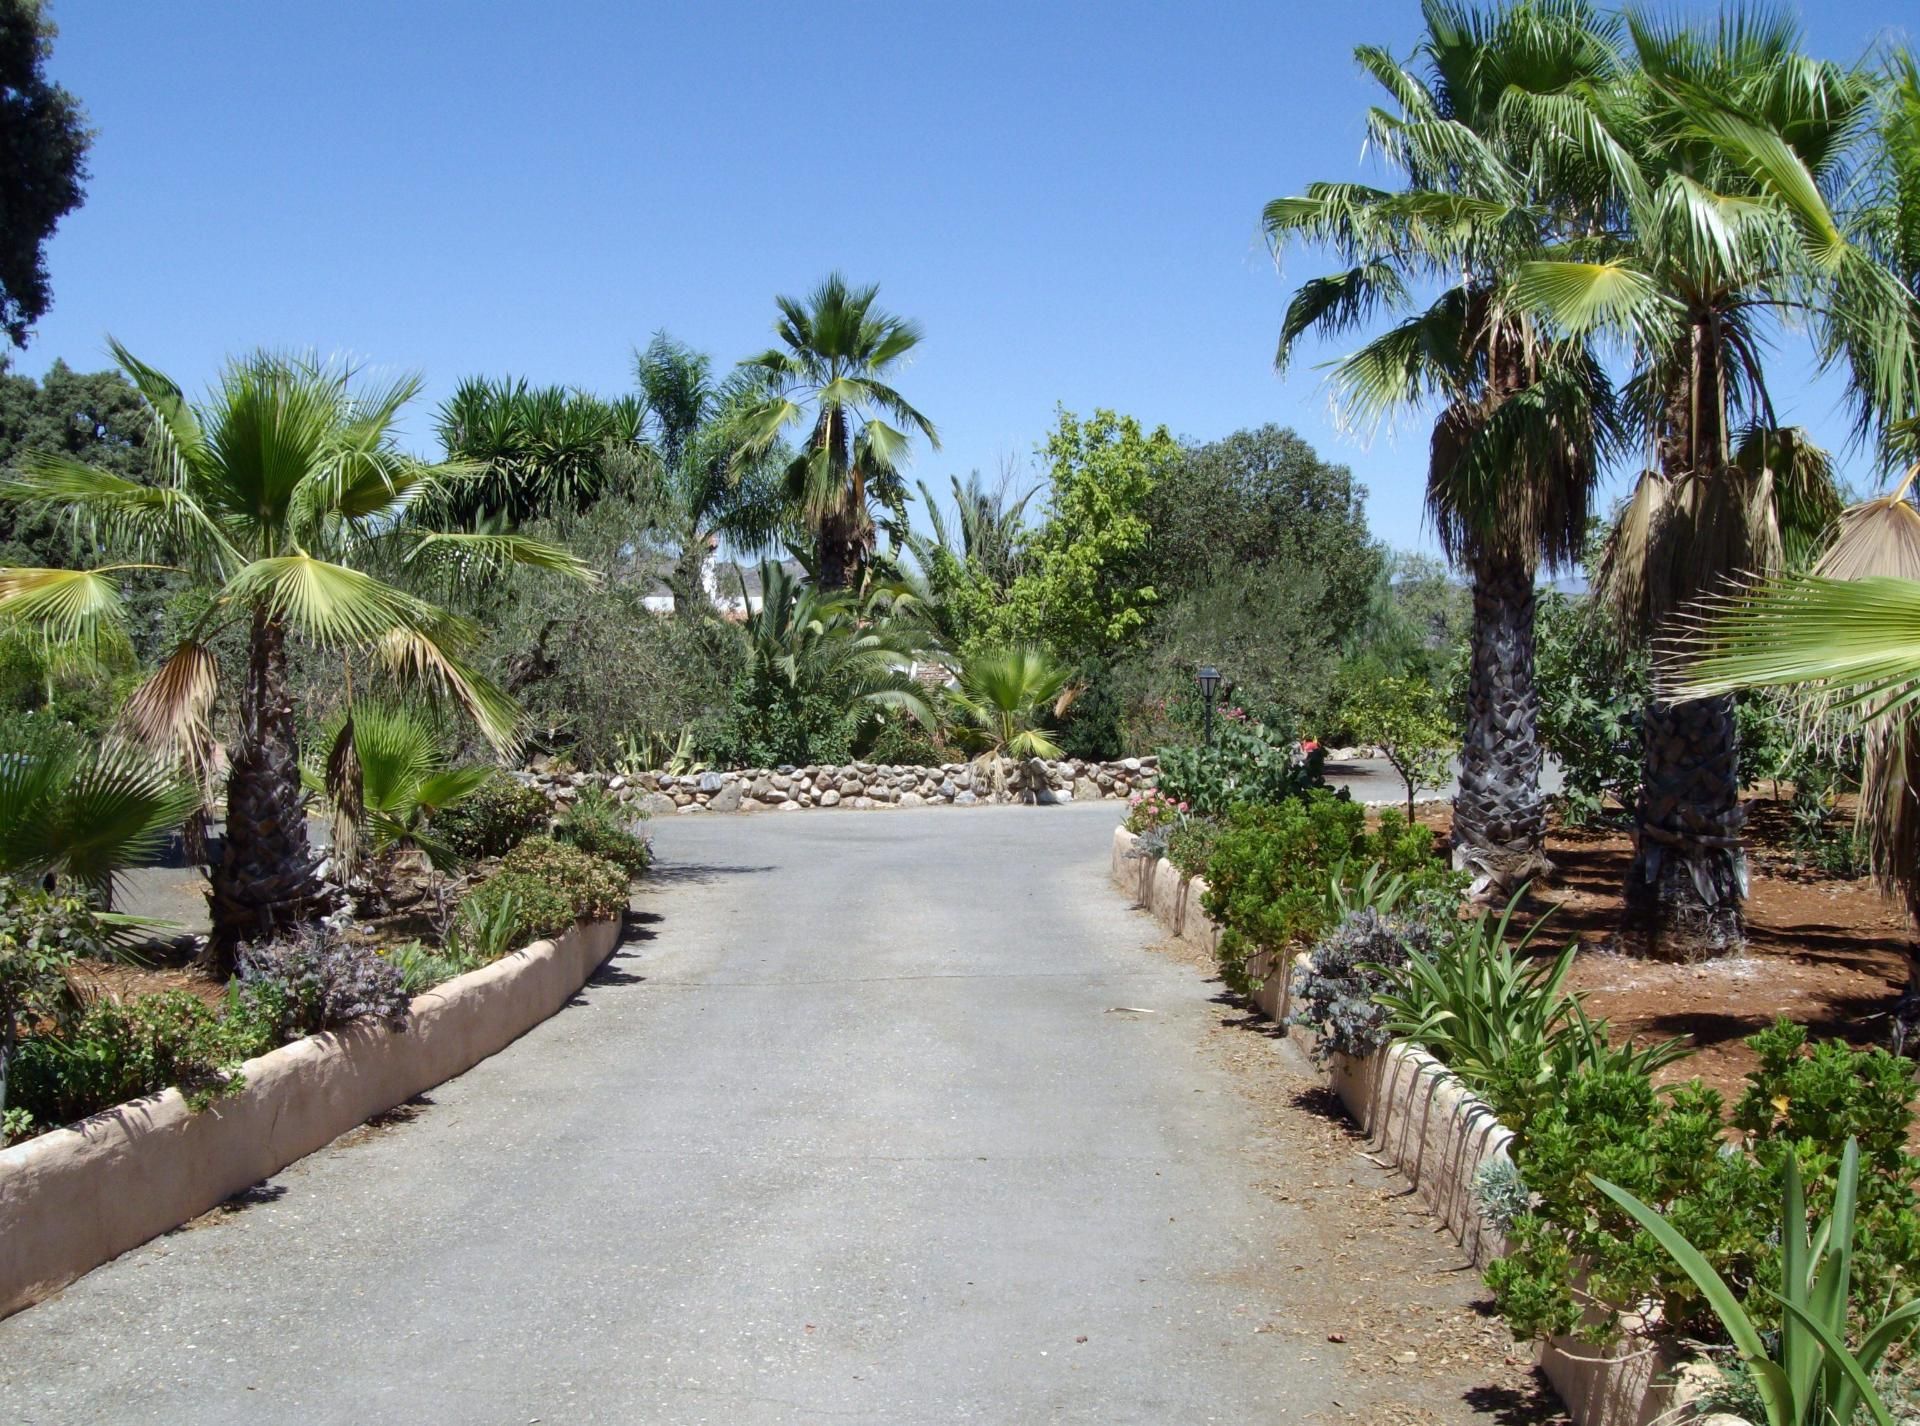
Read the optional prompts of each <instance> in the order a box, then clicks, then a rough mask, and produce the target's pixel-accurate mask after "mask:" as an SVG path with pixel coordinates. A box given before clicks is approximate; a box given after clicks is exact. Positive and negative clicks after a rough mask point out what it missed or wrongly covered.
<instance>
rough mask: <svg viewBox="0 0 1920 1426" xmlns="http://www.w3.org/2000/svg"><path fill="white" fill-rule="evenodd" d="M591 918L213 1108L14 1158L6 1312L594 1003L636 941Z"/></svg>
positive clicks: (67, 1132) (343, 1036)
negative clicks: (625, 943)
mask: <svg viewBox="0 0 1920 1426" xmlns="http://www.w3.org/2000/svg"><path fill="white" fill-rule="evenodd" d="M620 930H621V922H620V921H619V920H618V919H615V920H608V921H583V922H581V923H579V924H577V925H576V926H575V927H574V928H573V929H572V930H571V931H569V932H567V933H566V934H565V935H563V936H561V937H560V938H559V940H557V941H535V942H534V943H533V944H532V945H530V946H527V947H526V948H525V949H523V950H519V951H515V952H514V953H512V954H511V955H508V956H504V957H502V958H501V959H500V960H498V961H495V962H494V963H493V964H492V965H488V966H482V967H481V968H480V969H479V970H475V971H469V972H468V973H467V974H465V975H462V976H456V977H455V978H454V979H452V980H450V981H447V982H446V983H445V984H443V985H439V986H436V987H434V988H433V989H432V990H429V991H427V992H425V993H424V994H421V995H417V996H415V997H414V998H413V1004H412V1014H411V1016H410V1018H409V1020H408V1022H407V1025H406V1027H405V1028H404V1029H400V1030H395V1029H390V1028H389V1027H387V1026H386V1025H384V1024H378V1023H370V1022H367V1021H361V1022H358V1023H356V1024H354V1025H350V1026H348V1027H347V1028H346V1029H343V1030H335V1031H329V1032H327V1033H325V1034H321V1035H312V1036H309V1037H307V1038H305V1039H301V1040H295V1041H294V1042H293V1043H292V1044H289V1045H282V1046H281V1047H280V1048H279V1049H277V1050H273V1051H271V1052H270V1053H268V1054H265V1055H262V1056H260V1057H259V1058H258V1059H252V1060H248V1061H247V1062H246V1064H245V1066H244V1067H243V1072H244V1074H245V1076H246V1085H245V1087H244V1088H243V1089H241V1090H240V1091H239V1093H237V1094H235V1095H234V1096H233V1097H232V1098H229V1099H222V1100H219V1101H217V1102H216V1103H215V1104H213V1105H211V1106H210V1107H208V1108H206V1109H203V1110H201V1111H199V1112H198V1113H196V1112H194V1111H193V1110H191V1109H189V1108H188V1107H187V1102H186V1099H185V1098H184V1097H183V1096H182V1095H181V1093H180V1091H178V1090H177V1089H169V1090H166V1091H165V1092H163V1093H161V1094H156V1095H149V1096H148V1097H147V1098H145V1099H136V1100H133V1101H131V1102H129V1103H126V1104H120V1105H116V1106H115V1107H114V1108H112V1109H107V1110H103V1111H102V1112H100V1113H98V1114H95V1115H93V1116H92V1117H91V1118H89V1119H84V1120H82V1121H81V1122H80V1123H78V1124H76V1125H74V1126H73V1127H72V1128H68V1129H56V1130H54V1131H52V1132H51V1133H47V1134H42V1135H40V1136H39V1137H38V1138H34V1139H29V1140H28V1141H27V1142H26V1143H24V1144H17V1145H15V1146H14V1147H12V1148H10V1149H4V1150H0V1317H4V1316H7V1315H9V1314H11V1313H14V1312H18V1311H19V1310H20V1309H21V1308H23V1307H27V1306H30V1305H32V1304H33V1303H35V1302H38V1301H39V1300H41V1299H42V1298H44V1297H46V1296H48V1295H49V1294H51V1293H54V1292H57V1291H58V1290H59V1289H61V1288H63V1287H65V1286H66V1285H67V1284H68V1283H70V1282H72V1281H74V1279H76V1278H78V1277H81V1276H83V1275H84V1274H86V1273H88V1272H91V1271H92V1270H93V1269H94V1268H96V1267H98V1266H100V1264H102V1263H104V1262H107V1261H109V1260H111V1259H113V1258H115V1257H118V1256H119V1255H120V1254H121V1253H124V1252H126V1251H128V1250H129V1249H131V1248H135V1247H138V1246H139V1245H140V1244H142V1243H144V1242H146V1241H147V1240H148V1239H150V1238H154V1237H157V1236H158V1235H160V1234H161V1233H165V1232H167V1231H168V1230H169V1229H172V1228H177V1227H178V1226H179V1225H180V1224H182V1223H185V1222H186V1221H187V1220H188V1219H190V1218H193V1217H196V1216H197V1215H199V1214H201V1213H204V1212H206V1211H207V1210H208V1209H209V1208H212V1207H214V1206H215V1205H217V1204H219V1203H222V1202H224V1201H225V1200H227V1199H229V1198H231V1197H232V1196H233V1195H234V1194H236V1193H238V1192H240V1191H241V1190H242V1189H245V1188H247V1187H249V1186H251V1185H253V1184H256V1183H258V1182H260V1181H261V1180H262V1179H264V1178H267V1177H270V1176H271V1175H273V1174H276V1173H278V1172H279V1171H280V1170H281V1169H283V1168H285V1167H286V1166H287V1165H288V1164H290V1163H293V1162H294V1161H295V1160H296V1159H300V1158H304V1157H305V1156H306V1155H308V1154H310V1153H312V1152H314V1151H315V1150H316V1149H319V1148H323V1147H324V1146H325V1145H327V1144H328V1143H330V1142H332V1141H333V1140H334V1139H336V1138H338V1137H339V1136H340V1135H341V1134H344V1133H346V1132H347V1131H348V1130H349V1129H353V1128H355V1127H357V1126H358V1125H360V1124H363V1123H365V1122H366V1121H367V1120H368V1119H371V1118H372V1117H373V1116H375V1115H376V1114H382V1113H385V1112H386V1111H387V1110H389V1109H392V1108H393V1107H394V1106H395V1105H398V1104H403V1103H405V1102H406V1101H407V1100H409V1099H411V1098H413V1096H415V1095H416V1094H420V1093H422V1092H423V1091H425V1090H428V1089H431V1088H433V1087H434V1086H435V1085H437V1084H441V1083H444V1082H445V1081H446V1080H449V1079H452V1078H453V1077H454V1076H456V1075H459V1074H462V1073H464V1072H465V1071H467V1070H469V1069H471V1068H472V1067H473V1066H474V1065H476V1064H478V1063H479V1062H480V1061H481V1060H483V1059H486V1058H487V1057H488V1056H489V1055H492V1054H495V1053H496V1052H498V1051H500V1050H502V1049H504V1048H505V1047H506V1046H507V1045H509V1044H511V1043H512V1042H513V1041H514V1040H516V1039H518V1038H519V1037H520V1036H521V1035H523V1034H525V1033H526V1032H527V1031H528V1030H530V1029H532V1028H533V1027H534V1026H535V1025H537V1024H539V1023H540V1022H541V1021H543V1020H545V1019H546V1018H547V1017H548V1016H550V1015H552V1014H553V1013H554V1012H555V1011H557V1010H559V1009H560V1008H561V1007H562V1006H564V1005H565V1004H566V1003H567V1002H568V1001H569V1000H571V999H572V998H573V996H574V995H575V994H577V993H578V991H579V990H580V988H581V986H583V985H585V984H586V982H587V979H588V978H589V977H590V976H591V975H592V974H593V972H594V971H595V970H597V969H598V968H599V966H600V965H601V963H602V962H604V961H605V960H606V959H607V957H608V956H609V955H611V954H612V952H613V948H614V946H615V945H616V944H618V942H619V939H620Z"/></svg>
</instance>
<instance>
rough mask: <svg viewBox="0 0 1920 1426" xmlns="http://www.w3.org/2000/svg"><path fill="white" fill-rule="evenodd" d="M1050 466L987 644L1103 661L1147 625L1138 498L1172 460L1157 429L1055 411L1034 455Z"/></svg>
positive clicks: (1150, 597)
mask: <svg viewBox="0 0 1920 1426" xmlns="http://www.w3.org/2000/svg"><path fill="white" fill-rule="evenodd" d="M1041 450H1042V454H1044V455H1045V457H1046V459H1047V461H1048V464H1049V467H1050V479H1051V486H1050V492H1049V499H1048V502H1047V518H1046V524H1045V526H1044V527H1043V528H1042V529H1041V531H1040V533H1039V534H1038V536H1036V537H1035V538H1034V540H1033V541H1032V544H1031V547H1030V550H1029V554H1028V558H1027V565H1028V567H1027V569H1026V572H1024V573H1023V574H1021V575H1020V576H1019V577H1018V578H1017V579H1015V580H1014V581H1013V583H1012V584H1011V585H1010V586H1008V588H1007V591H1006V598H1005V601H1004V603H1003V604H1002V605H1001V607H1000V610H999V611H998V614H997V616H996V619H995V626H994V631H993V635H992V637H993V638H994V639H996V640H997V641H1004V642H1032V643H1039V644H1042V645H1044V646H1045V647H1047V648H1048V649H1051V650H1052V651H1053V652H1054V653H1055V654H1057V655H1058V656H1060V657H1063V658H1066V659H1069V660H1075V661H1077V660H1079V659H1083V658H1086V657H1089V656H1097V657H1099V658H1102V659H1110V658H1111V657H1112V656H1113V655H1114V654H1115V653H1116V652H1117V651H1119V650H1121V649H1122V648H1124V647H1125V646H1127V645H1128V644H1129V643H1131V642H1132V641H1133V640H1135V639H1136V638H1137V637H1138V636H1139V635H1140V633H1141V631H1142V630H1143V629H1144V628H1145V627H1146V623H1147V615H1148V611H1149V610H1150V609H1151V608H1152V606H1153V603H1154V600H1155V597H1156V594H1155V591H1154V589H1153V587H1152V586H1151V585H1148V584H1143V583H1141V582H1140V576H1139V555H1140V552H1141V551H1142V550H1143V549H1144V548H1145V547H1146V544H1147V540H1148V537H1149V536H1150V535H1151V533H1152V531H1151V529H1150V528H1149V526H1148V524H1147V517H1146V505H1147V497H1148V496H1149V495H1150V494H1151V493H1152V491H1153V488H1154V486H1155V485H1157V484H1158V483H1159V482H1160V480H1161V479H1162V478H1163V477H1164V476H1165V475H1166V473H1167V471H1168V470H1169V469H1170V468H1171V467H1172V466H1173V464H1174V462H1175V461H1176V460H1178V459H1179V455H1180V447H1179V446H1178V445H1177V444H1176V443H1175V442H1174V439H1173V437H1172V436H1170V435H1168V434H1167V430H1166V427H1164V426H1161V427H1157V428H1156V429H1155V430H1154V431H1152V432H1151V433H1148V432H1145V431H1143V430H1142V429H1141V426H1140V423H1139V421H1137V420H1135V419H1134V418H1133V417H1131V416H1121V415H1118V414H1117V413H1115V412H1113V411H1106V410H1096V411H1095V412H1094V413H1093V415H1092V416H1091V417H1089V418H1088V419H1087V420H1085V421H1081V420H1080V419H1079V418H1078V417H1076V416H1075V415H1074V414H1073V413H1072V412H1070V411H1066V410H1062V411H1061V412H1060V413H1059V423H1058V425H1057V426H1056V427H1055V428H1054V431H1053V434H1052V435H1051V436H1049V437H1048V438H1047V442H1046V444H1045V445H1044V446H1043V447H1042V448H1041Z"/></svg>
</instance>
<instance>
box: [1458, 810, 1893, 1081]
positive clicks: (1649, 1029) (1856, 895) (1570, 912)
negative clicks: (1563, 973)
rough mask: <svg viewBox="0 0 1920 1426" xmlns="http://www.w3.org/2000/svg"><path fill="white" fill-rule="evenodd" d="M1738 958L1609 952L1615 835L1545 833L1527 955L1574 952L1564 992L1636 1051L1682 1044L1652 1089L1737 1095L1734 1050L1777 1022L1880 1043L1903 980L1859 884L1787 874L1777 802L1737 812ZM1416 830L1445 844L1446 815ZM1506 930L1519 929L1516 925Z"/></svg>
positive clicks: (1864, 885)
mask: <svg viewBox="0 0 1920 1426" xmlns="http://www.w3.org/2000/svg"><path fill="white" fill-rule="evenodd" d="M1748 807H1749V813H1748V825H1747V831H1748V836H1749V846H1748V862H1749V868H1750V874H1751V887H1752V894H1751V896H1750V898H1749V900H1748V902H1747V907H1746V912H1747V949H1746V953H1745V954H1744V955H1740V956H1731V957H1727V958H1725V959H1721V960H1716V961H1707V962H1703V963H1701V964H1698V965H1669V964H1665V963H1662V962H1659V961H1649V960H1643V959H1638V958H1634V957H1630V956H1626V955H1622V954H1620V953H1619V952H1618V951H1617V950H1615V949H1614V944H1613V943H1614V937H1615V933H1616V931H1617V930H1618V928H1619V924H1620V914H1621V909H1622V897H1621V888H1622V887H1623V886H1624V885H1625V884H1626V877H1627V870H1628V867H1629V866H1630V864H1631V862H1632V859H1633V844H1632V842H1631V840H1630V839H1629V838H1628V836H1627V834H1626V833H1625V832H1624V831H1619V830H1614V829H1606V828H1590V829H1589V828H1562V827H1555V828H1554V829H1553V830H1552V831H1551V832H1550V833H1549V835H1548V838H1547V855H1548V856H1549V857H1550V858H1552V860H1553V863H1554V867H1555V870H1554V873H1553V875H1552V876H1551V877H1550V878H1548V879H1547V880H1546V881H1545V882H1544V883H1542V884H1540V885H1539V886H1538V887H1537V900H1538V902H1539V903H1542V904H1543V905H1550V906H1552V907H1553V908H1554V909H1553V911H1552V916H1551V919H1550V920H1549V921H1548V922H1547V925H1546V928H1545V929H1544V930H1543V931H1542V932H1541V933H1540V939H1539V941H1538V942H1537V943H1536V944H1537V945H1538V947H1539V948H1540V949H1541V950H1542V951H1557V950H1559V949H1560V948H1561V947H1563V946H1565V945H1566V943H1567V940H1568V938H1569V937H1576V936H1577V937H1578V938H1579V940H1580V941H1581V942H1582V944H1583V947H1584V949H1583V950H1582V952H1581V954H1580V956H1579V958H1578V959H1577V960H1576V961H1575V963H1574V968H1573V972H1572V974H1571V976H1570V977H1569V980H1568V984H1569V987H1570V988H1572V989H1576V990H1583V991H1585V992H1586V993H1587V1004H1588V1006H1589V1008H1590V1009H1591V1010H1592V1011H1593V1012H1594V1013H1595V1014H1598V1015H1603V1016H1605V1017H1606V1018H1607V1019H1609V1020H1610V1021H1612V1023H1613V1027H1614V1030H1615V1032H1616V1034H1626V1035H1632V1036H1633V1037H1635V1038H1636V1039H1639V1040H1642V1041H1645V1040H1649V1039H1658V1040H1664V1039H1668V1038H1670V1037H1672V1036H1675V1035H1686V1036H1689V1037H1690V1038H1691V1041H1692V1044H1693V1046H1694V1048H1695V1051H1696V1052H1695V1053H1694V1054H1692V1055H1690V1056H1688V1057H1687V1058H1686V1059H1685V1060H1682V1061H1681V1062H1679V1063H1678V1064H1676V1065H1673V1066H1670V1067H1669V1068H1668V1069H1666V1070H1665V1071H1663V1072H1662V1073H1661V1074H1660V1075H1659V1076H1657V1078H1659V1079H1661V1080H1663V1081H1667V1080H1678V1079H1690V1078H1693V1077H1694V1076H1698V1077H1699V1078H1701V1079H1702V1080H1704V1081H1706V1082H1707V1083H1708V1084H1710V1085H1712V1086H1714V1087H1715V1088H1717V1089H1719V1090H1720V1091H1721V1092H1722V1093H1723V1094H1726V1095H1727V1096H1728V1099H1729V1101H1731V1100H1732V1099H1733V1098H1735V1097H1737V1096H1738V1094H1739V1092H1740V1090H1741V1088H1742V1086H1743V1083H1744V1081H1745V1077H1746V1073H1747V1071H1748V1070H1749V1069H1750V1068H1751V1067H1752V1066H1753V1064H1754V1056H1753V1053H1752V1051H1750V1050H1748V1049H1747V1047H1746V1046H1745V1044H1743V1043H1742V1041H1743V1040H1744V1039H1745V1038H1746V1037H1747V1036H1748V1035H1751V1034H1753V1033H1754V1032H1755V1031H1756V1030H1761V1029H1764V1028H1765V1027H1766V1026H1768V1025H1769V1024H1771V1023H1772V1022H1773V1021H1774V1020H1776V1019H1778V1018H1779V1017H1781V1016H1785V1017H1787V1018H1788V1019H1790V1020H1794V1021H1797V1022H1799V1023H1800V1024H1803V1025H1807V1026H1808V1027H1810V1029H1811V1031H1812V1033H1813V1034H1814V1036H1816V1037H1819V1038H1827V1037H1838V1038H1841V1039H1844V1040H1848V1041H1850V1042H1852V1043H1853V1044H1856V1045H1860V1046H1868V1045H1884V1044H1885V1043H1886V1042H1887V1035H1888V1031H1889V1028H1890V1027H1889V1023H1888V1019H1887V1011H1888V1008H1889V1006H1890V1004H1891V1002H1892V1000H1893V997H1894V996H1896V995H1897V994H1898V993H1899V991H1900V988H1901V987H1902V986H1903V985H1904V984H1905V983H1906V978H1907V950H1908V946H1909V945H1910V944H1912V933H1911V932H1910V930H1909V928H1908V924H1907V918H1906V914H1905V912H1904V910H1903V909H1902V908H1901V907H1900V906H1899V904H1898V903H1896V902H1892V901H1889V900H1887V899H1886V898H1884V897H1882V896H1881V895H1880V893H1879V892H1878V891H1876V890H1875V888H1874V886H1873V883H1872V882H1870V881H1867V880H1864V879H1863V880H1858V881H1855V880H1848V879H1845V878H1842V877H1837V876H1832V875H1829V874H1826V873H1823V872H1821V871H1818V870H1815V869H1810V868H1807V867H1803V866H1801V865H1799V864H1797V863H1796V861H1795V859H1794V857H1793V854H1792V852H1791V850H1790V849H1788V848H1787V847H1786V845H1785V834H1786V828H1787V820H1786V809H1785V804H1784V803H1780V802H1776V801H1774V800H1773V799H1771V798H1754V799H1752V800H1751V801H1750V802H1749V803H1748ZM1423 812H1424V813H1425V815H1423V816H1422V818H1421V820H1422V821H1423V822H1426V823H1427V824H1429V825H1431V826H1433V827H1434V828H1435V830H1436V832H1437V833H1438V834H1439V836H1440V837H1442V838H1444V837H1445V836H1446V834H1447V829H1448V825H1449V819H1450V811H1449V809H1447V808H1445V807H1443V806H1436V807H1434V808H1432V809H1431V811H1430V812H1429V811H1426V810H1425V809H1423ZM1515 919H1516V924H1522V923H1524V922H1525V921H1526V920H1527V919H1528V918H1527V917H1524V916H1516V918H1515Z"/></svg>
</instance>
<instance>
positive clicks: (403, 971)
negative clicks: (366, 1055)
mask: <svg viewBox="0 0 1920 1426" xmlns="http://www.w3.org/2000/svg"><path fill="white" fill-rule="evenodd" d="M507 909H508V910H509V911H511V910H512V909H513V906H512V902H511V900H509V902H508V903H507ZM380 955H381V957H382V959H384V960H386V961H387V962H388V963H389V964H390V965H392V966H393V968H394V970H396V971H397V972H399V975H400V983H401V985H402V986H403V987H404V988H405V990H406V993H407V994H408V995H409V996H414V995H418V994H420V993H421V992H422V991H426V990H432V989H433V988H434V987H435V986H436V985H441V984H444V983H445V982H447V981H449V980H452V979H453V978H454V977H455V976H459V975H465V974H466V973H467V972H468V971H470V970H477V969H479V967H480V966H481V965H484V964H485V962H484V961H478V960H475V959H474V958H472V957H471V956H469V955H468V953H467V951H466V949H465V947H464V945H459V944H456V945H451V946H448V947H447V948H446V949H445V950H435V949H434V948H433V947H431V946H425V945H422V944H421V943H420V942H418V941H408V942H406V943H405V944H403V945H398V946H387V947H384V948H383V949H382V950H381V952H380Z"/></svg>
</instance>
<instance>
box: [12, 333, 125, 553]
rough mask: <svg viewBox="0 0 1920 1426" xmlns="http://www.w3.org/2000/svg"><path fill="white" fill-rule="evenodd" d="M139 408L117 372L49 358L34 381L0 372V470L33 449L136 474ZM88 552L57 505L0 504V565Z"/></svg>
mask: <svg viewBox="0 0 1920 1426" xmlns="http://www.w3.org/2000/svg"><path fill="white" fill-rule="evenodd" d="M147 424H148V421H147V414H146V408H145V407H143V406H142V405H141V404H140V393H139V392H137V391H135V390H134V388H133V385H132V383H130V382H129V381H128V380H127V379H126V378H125V377H123V376H122V375H121V374H120V373H119V372H117V371H95V372H78V371H75V370H73V368H72V367H70V366H68V365H67V364H66V363H65V362H63V361H56V362H54V364H53V366H52V368H51V369H50V370H49V371H48V372H47V374H46V376H45V377H44V378H42V379H41V380H39V381H35V380H34V379H33V378H32V377H30V376H24V375H21V374H20V373H18V372H12V371H4V370H0V470H8V471H11V470H16V469H18V468H19V467H20V466H21V464H22V463H23V462H24V461H25V460H26V458H27V455H28V454H29V453H30V452H33V451H55V452H58V453H60V454H62V455H67V456H72V457H73V458H74V459H76V460H83V461H86V462H87V463H88V464H91V465H98V466H100V467H101V468H103V469H106V470H111V471H113V472H114V474H116V475H124V476H128V477H130V478H133V479H140V478H142V476H143V473H144V471H145V469H146V459H145V453H144V452H145V446H146V437H147ZM89 552H90V550H89V541H88V538H87V531H85V530H84V529H82V528H80V527H79V526H78V525H76V523H75V522H74V521H72V520H71V519H68V518H66V512H64V511H48V512H44V513H38V514H36V513H34V512H29V511H26V510H21V509H17V508H12V507H5V506H0V563H5V564H9V565H14V564H34V565H71V564H74V563H77V562H78V561H80V560H82V559H84V558H85V557H86V556H87V555H88V553H89Z"/></svg>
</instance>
